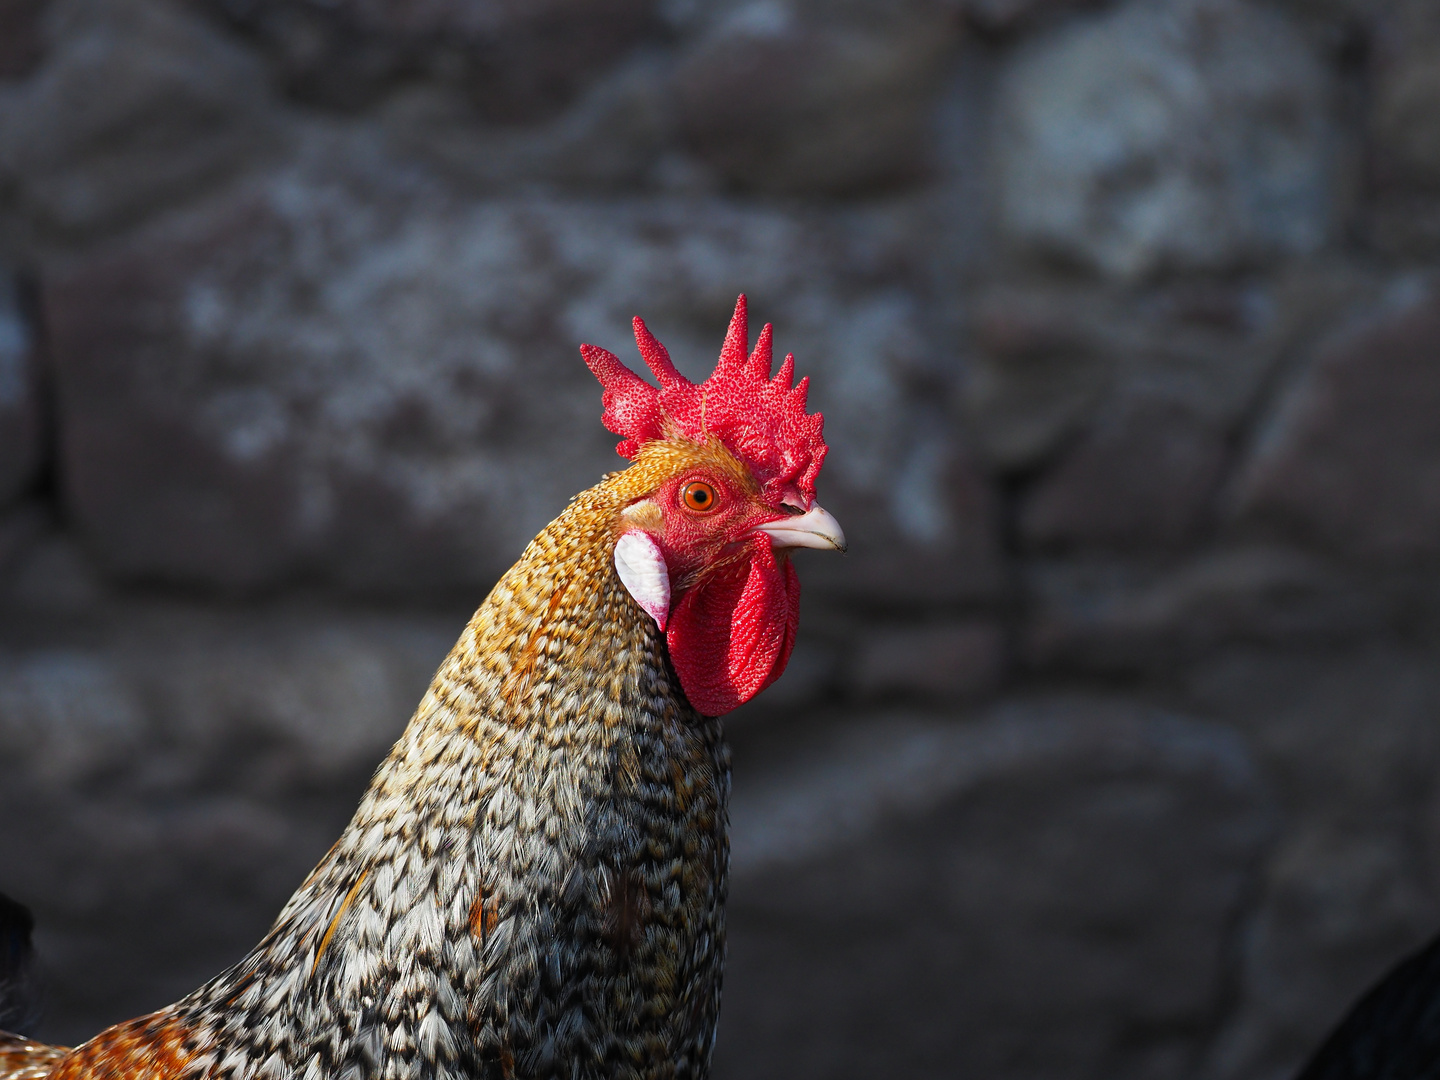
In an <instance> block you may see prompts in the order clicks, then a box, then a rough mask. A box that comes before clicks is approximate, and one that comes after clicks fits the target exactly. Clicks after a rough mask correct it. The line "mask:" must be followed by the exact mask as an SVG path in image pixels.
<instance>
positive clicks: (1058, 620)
mask: <svg viewBox="0 0 1440 1080" xmlns="http://www.w3.org/2000/svg"><path fill="white" fill-rule="evenodd" d="M1437 255H1440V19H1437V17H1436V15H1435V14H1434V5H1433V4H1432V3H1429V2H1428V0H1288V2H1282V0H1273V2H1265V0H1128V2H1119V0H1117V2H1112V3H1103V2H1089V3H1087V2H1081V0H829V2H822V0H767V2H753V3H749V2H741V0H713V2H709V3H702V2H699V0H430V2H427V3H406V2H401V0H0V889H3V890H4V891H6V892H9V893H13V894H14V895H15V896H17V897H18V898H20V899H23V900H25V901H26V902H28V903H30V904H31V905H32V906H33V907H34V908H35V909H36V911H37V913H38V916H39V921H40V932H39V944H40V948H41V950H42V952H43V954H44V958H45V961H46V964H47V968H48V976H49V985H50V999H49V1013H48V1019H47V1021H46V1024H45V1027H44V1029H43V1030H42V1031H41V1032H40V1034H43V1035H47V1036H49V1037H51V1038H53V1039H58V1040H66V1041H69V1040H79V1039H82V1038H84V1037H86V1036H87V1035H89V1034H91V1033H93V1032H94V1031H95V1030H96V1029H98V1028H99V1027H100V1026H101V1025H103V1024H105V1023H108V1022H112V1021H115V1020H118V1019H121V1018H123V1017H127V1016H130V1015H133V1014H135V1013H138V1012H141V1011H144V1010H147V1009H150V1008H154V1007H157V1006H159V1005H161V1004H163V1003H165V1002H167V1001H169V1000H171V999H173V998H174V997H176V996H178V995H180V994H182V993H183V992H185V991H186V990H188V989H190V988H191V987H192V986H194V985H196V984H197V983H198V982H200V981H201V980H203V979H204V978H205V977H207V976H208V975H210V974H212V973H214V972H215V971H216V970H218V969H219V968H220V967H221V966H223V965H224V964H226V963H228V962H230V961H232V960H234V959H236V958H238V956H240V955H241V954H242V953H243V952H244V951H245V950H246V949H247V948H248V946H249V945H250V944H251V943H252V942H253V941H254V940H255V939H256V938H257V937H258V936H259V934H260V933H261V932H262V931H263V929H264V927H265V926H266V925H267V923H268V921H269V920H270V918H271V917H272V916H273V914H274V912H275V911H276V910H277V909H278V907H279V905H280V903H281V902H282V900H283V899H284V897H285V896H286V895H288V893H289V891H290V890H291V889H292V888H293V887H294V886H295V885H296V884H297V883H298V881H299V880H300V878H301V877H302V876H303V875H304V873H305V871H306V870H307V869H308V868H309V866H310V865H311V864H312V863H313V861H314V860H315V859H316V858H318V857H319V855H320V854H321V853H322V852H323V851H324V850H325V848H326V847H327V846H328V844H329V843H330V841H331V840H332V839H333V837H334V835H335V834H336V833H337V832H338V830H339V829H340V828H341V827H342V826H343V824H344V821H345V820H346V818H347V816H348V814H349V812H350V808H351V806H352V805H353V802H354V800H355V798H356V797H357V795H358V793H359V791H360V789H361V788H362V787H363V785H364V783H365V779H366V777H367V775H368V774H369V771H370V770H371V769H372V768H373V766H374V764H375V763H376V762H377V761H378V759H379V757H380V756H381V755H382V754H383V753H384V751H385V748H386V746H387V745H388V743H389V742H390V741H391V740H392V739H393V738H394V737H395V736H396V734H397V733H398V732H399V730H400V728H401V727H402V725H403V724H404V722H405V720H406V718H407V717H408V715H409V712H410V709H411V708H412V706H413V703H414V702H415V701H416V700H417V699H418V697H419V694H420V692H421V691H422V689H423V687H424V685H425V683H426V681H427V679H428V677H429V674H430V672H431V671H432V670H433V668H434V666H435V665H436V664H437V663H438V661H439V659H440V657H441V656H442V655H443V654H444V652H445V651H446V649H447V648H448V647H449V644H450V643H451V641H452V640H453V638H454V637H455V635H456V634H457V633H458V630H459V628H460V626H461V625H462V622H463V620H464V618H465V617H466V615H467V614H468V612H469V611H470V610H471V609H472V608H473V606H474V605H475V604H476V603H478V601H479V600H480V599H481V597H482V596H483V595H484V593H485V591H486V589H487V588H488V586H489V584H490V583H491V582H492V581H493V580H494V578H495V577H496V575H497V574H498V573H500V572H501V571H502V570H503V569H504V567H505V566H506V565H507V564H508V563H509V561H510V560H511V559H513V558H514V557H515V555H516V554H517V553H518V551H519V550H520V548H521V546H522V545H523V544H524V543H525V541H526V540H527V539H528V538H529V537H530V536H531V535H533V533H534V532H535V531H536V530H537V529H538V528H539V527H540V526H541V525H543V524H544V522H545V521H547V520H548V519H549V518H550V517H552V516H553V515H554V514H555V513H556V512H557V511H558V510H559V509H560V508H561V506H562V505H563V504H564V501H565V499H566V498H567V497H568V496H569V495H570V494H572V493H574V492H575V491H577V490H579V489H580V488H582V487H584V486H587V485H588V484H590V483H592V482H593V481H594V480H595V479H596V477H597V476H598V475H599V474H600V473H601V472H603V471H605V470H608V469H610V468H613V467H615V466H616V465H617V464H618V459H616V458H615V457H614V455H613V452H612V447H613V442H614V439H613V436H610V435H608V434H607V433H606V432H604V430H603V429H602V428H601V426H600V423H599V412H600V407H599V406H600V403H599V393H598V388H597V387H596V385H595V384H594V382H593V380H592V379H591V377H590V375H589V374H588V372H587V371H586V370H585V369H584V367H583V365H582V364H581V363H580V361H579V357H578V355H577V353H576V348H575V347H576V345H577V344H578V343H579V342H580V341H591V342H594V343H596V344H600V345H604V346H607V347H609V348H611V349H614V350H616V351H619V352H621V353H622V354H624V355H633V354H631V353H630V351H629V347H628V345H627V340H628V333H627V327H628V320H629V318H630V316H632V315H634V314H641V315H643V316H645V318H646V319H647V320H648V321H649V323H650V325H651V326H652V327H653V328H654V329H655V330H656V331H657V333H658V334H659V336H660V337H661V339H662V340H664V341H666V342H667V343H668V344H669V346H670V347H671V349H672V351H673V352H674V353H675V355H676V358H677V361H678V363H679V364H680V365H681V367H682V368H684V369H685V370H687V372H689V373H690V374H692V375H696V376H699V375H701V374H703V373H705V372H706V371H708V370H709V366H710V364H711V363H712V362H713V359H714V356H715V354H716V352H717V350H718V346H719V343H720V339H721V336H722V334H723V329H724V325H725V320H726V317H727V315H728V312H729V309H730V306H731V305H732V304H733V302H734V298H735V295H736V293H737V292H740V291H741V290H744V291H746V292H748V293H749V295H750V299H751V309H752V312H753V313H754V316H755V317H756V318H757V319H758V320H759V321H773V322H774V323H775V325H776V327H777V338H778V342H779V344H780V345H781V347H782V350H786V351H788V350H793V351H794V352H795V354H796V355H797V357H798V365H799V368H800V370H801V371H802V372H806V373H809V374H810V375H812V376H813V380H814V388H813V393H812V402H814V403H815V404H816V405H817V406H818V407H819V408H821V409H823V411H824V412H825V414H826V418H827V425H826V434H827V436H828V437H829V441H830V443H831V446H832V448H833V451H832V454H831V456H830V458H829V462H828V464H827V468H826V475H825V477H824V478H823V480H822V496H823V498H824V501H825V503H826V505H827V506H829V507H830V508H831V509H833V510H834V511H835V513H836V514H837V516H838V517H839V518H840V520H841V521H842V522H843V523H844V525H845V528H846V531H847V533H848V534H849V535H850V537H851V538H852V540H853V550H852V553H851V555H850V556H849V557H848V558H846V559H843V560H842V559H834V558H829V559H827V558H822V557H815V558H813V559H804V558H803V557H802V561H803V563H804V565H802V566H801V568H800V569H801V574H802V578H803V580H804V582H805V590H806V592H805V596H806V600H805V606H806V610H805V616H804V620H803V623H804V627H803V630H802V635H801V642H800V644H799V646H798V647H797V650H796V653H795V658H794V660H793V662H792V664H791V667H790V670H789V672H788V673H787V674H786V676H785V678H784V679H783V680H782V681H781V682H780V683H779V684H777V686H776V687H774V688H773V689H772V690H771V691H769V692H768V693H767V695H765V696H764V697H763V698H761V699H760V700H759V701H757V702H755V703H754V704H752V705H751V706H749V707H747V708H746V709H744V710H742V711H741V712H740V713H737V714H736V715H735V716H734V717H733V719H732V722H731V724H730V730H731V733H732V739H733V742H734V744H735V748H736V776H735V805H734V845H735V871H736V879H735V885H734V896H733V903H732V926H733V934H732V944H731V959H730V965H729V969H728V974H727V985H726V1004H725V1010H724V1017H723V1022H722V1029H721V1037H720V1044H719V1050H718V1059H717V1072H718V1074H719V1075H721V1076H723V1077H725V1078H734V1077H741V1076H745V1077H754V1078H766V1077H777V1078H778V1077H787V1078H805V1077H815V1078H822V1077H823V1078H845V1077H867V1078H869V1077H876V1076H889V1075H906V1076H912V1077H952V1076H974V1077H991V1078H997V1080H1000V1078H1014V1080H1021V1078H1024V1080H1043V1078H1049V1077H1053V1078H1055V1080H1062V1078H1072V1077H1073V1078H1080V1077H1090V1076H1098V1075H1105V1076H1107V1077H1113V1078H1116V1080H1192V1078H1193V1080H1280V1078H1283V1077H1285V1076H1286V1075H1287V1074H1288V1072H1289V1071H1290V1070H1291V1069H1293V1068H1294V1066H1295V1065H1296V1063H1297V1062H1298V1061H1299V1060H1300V1058H1301V1057H1302V1056H1303V1055H1304V1054H1305V1052H1306V1051H1307V1049H1309V1048H1310V1047H1311V1046H1312V1045H1313V1044H1314V1042H1315V1040H1316V1039H1317V1038H1318V1037H1319V1036H1320V1034H1321V1033H1322V1032H1323V1031H1324V1029H1325V1028H1326V1027H1327V1025H1328V1024H1329V1023H1330V1022H1331V1021H1332V1020H1333V1019H1334V1018H1335V1016H1336V1015H1337V1014H1338V1012H1339V1011H1340V1010H1341V1009H1342V1007H1343V1006H1344V1004H1345V1003H1346V1002H1347V1001H1348V1000H1349V999H1350V998H1351V997H1352V996H1353V995H1355V994H1356V993H1357V992H1358V991H1359V990H1361V989H1362V988H1363V986H1364V985H1365V984H1366V983H1367V982H1368V981H1369V980H1370V979H1372V978H1373V977H1375V976H1376V975H1377V974H1378V973H1379V972H1380V971H1382V970H1383V969H1384V968H1385V967H1386V966H1387V964H1389V963H1390V962H1391V961H1393V960H1394V959H1395V958H1396V957H1398V956H1399V955H1400V954H1402V953H1403V952H1404V951H1405V950H1407V949H1408V948H1410V947H1411V946H1413V945H1415V944H1416V943H1418V942H1419V941H1421V940H1422V939H1424V938H1426V937H1427V936H1428V935H1429V934H1430V933H1431V932H1433V931H1434V930H1435V929H1436V928H1437V926H1440V784H1437V776H1440V737H1437V736H1440V663H1437V661H1440V635H1437V629H1440V618H1437V616H1440V419H1437V418H1440V274H1437V272H1436V271H1437V269H1440V266H1437V263H1436V257H1437Z"/></svg>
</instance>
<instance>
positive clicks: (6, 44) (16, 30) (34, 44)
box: [0, 0, 45, 79]
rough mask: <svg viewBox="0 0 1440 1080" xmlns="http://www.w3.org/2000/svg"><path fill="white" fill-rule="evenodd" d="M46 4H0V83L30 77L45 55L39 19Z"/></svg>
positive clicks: (23, 0) (13, 0) (37, 0)
mask: <svg viewBox="0 0 1440 1080" xmlns="http://www.w3.org/2000/svg"><path fill="white" fill-rule="evenodd" d="M44 9H45V0H4V3H0V79H19V78H23V77H25V76H26V75H29V74H30V72H31V71H33V70H34V69H35V66H36V65H37V64H38V63H39V62H40V57H41V56H42V55H43V54H44V48H45V46H44V40H43V35H42V34H41V32H40V16H41V13H42V12H43V11H44Z"/></svg>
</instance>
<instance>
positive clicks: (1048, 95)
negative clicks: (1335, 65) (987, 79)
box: [996, 0, 1334, 278]
mask: <svg viewBox="0 0 1440 1080" xmlns="http://www.w3.org/2000/svg"><path fill="white" fill-rule="evenodd" d="M1328 98H1329V88H1328V86H1327V77H1326V73H1325V72H1324V70H1323V69H1322V68H1321V66H1320V64H1319V63H1318V62H1317V60H1316V58H1315V57H1314V56H1312V55H1311V54H1310V52H1309V51H1308V48H1307V45H1306V43H1305V42H1304V40H1303V39H1302V38H1301V37H1300V36H1299V35H1298V34H1297V33H1296V32H1295V31H1294V30H1293V29H1292V28H1291V27H1290V26H1288V25H1287V24H1286V23H1285V22H1284V21H1282V19H1281V17H1280V16H1279V15H1277V14H1275V13H1273V12H1267V11H1265V10H1264V9H1263V8H1259V7H1252V6H1250V5H1247V4H1245V3H1242V2H1239V0H1179V2H1176V3H1170V4H1163V5H1161V4H1153V3H1149V2H1138V3H1131V4H1129V5H1127V6H1125V7H1122V8H1120V9H1118V10H1116V11H1115V12H1113V13H1111V14H1107V15H1102V16H1100V17H1099V18H1097V19H1094V20H1090V21H1085V22H1080V23H1077V24H1075V25H1073V26H1071V27H1069V28H1067V29H1065V30H1063V31H1060V32H1058V33H1057V34H1056V35H1055V36H1054V37H1051V38H1048V39H1046V40H1044V41H1042V42H1039V43H1037V44H1035V45H1034V46H1033V47H1031V48H1028V49H1026V50H1024V51H1023V52H1022V53H1021V54H1020V55H1019V56H1018V57H1017V58H1016V60H1015V62H1014V66H1013V68H1012V69H1011V70H1010V71H1009V72H1008V73H1007V74H1006V77H1005V80H1004V83H1003V86H1002V88H1001V91H1000V99H999V102H998V112H997V116H996V121H997V126H996V132H997V139H998V143H997V147H996V168H997V169H998V177H999V180H998V188H999V223H1000V226H1001V228H1002V229H1003V230H1004V231H1005V232H1006V234H1007V235H1008V236H1009V237H1010V238H1011V239H1012V240H1013V241H1014V242H1015V243H1016V244H1018V245H1020V246H1022V247H1025V248H1032V249H1037V250H1040V251H1043V252H1046V253H1051V254H1054V255H1057V256H1060V257H1062V258H1064V259H1067V260H1070V261H1073V262H1077V263H1080V264H1082V265H1085V266H1089V267H1093V268H1095V269H1097V270H1100V271H1102V272H1104V273H1106V274H1110V275H1114V276H1117V277H1120V278H1137V277H1141V276H1144V275H1146V274H1149V273H1152V272H1154V271H1156V270H1159V269H1161V268H1165V267H1171V268H1176V269H1203V268H1214V267H1227V266H1232V265H1235V264H1237V263H1243V262H1249V261H1253V260H1256V259H1260V258H1264V257H1267V256H1271V255H1275V254H1296V253H1305V252H1311V251H1314V250H1316V249H1317V248H1319V247H1320V245H1321V244H1322V243H1323V242H1324V240H1325V238H1326V236H1327V234H1328V233H1329V230H1330V227H1331V222H1332V216H1333V209H1332V206H1331V202H1330V199H1331V194H1332V193H1331V183H1332V180H1331V176H1330V173H1331V168H1330V163H1329V159H1330V157H1331V155H1332V152H1333V149H1334V148H1333V146H1332V142H1333V138H1334V136H1333V133H1332V130H1331V126H1330V122H1329V100H1328Z"/></svg>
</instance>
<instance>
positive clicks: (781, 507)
mask: <svg viewBox="0 0 1440 1080" xmlns="http://www.w3.org/2000/svg"><path fill="white" fill-rule="evenodd" d="M772 336H773V331H772V329H771V327H770V325H769V324H768V323H767V324H766V325H765V328H764V329H763V330H762V331H761V332H760V338H759V340H758V341H757V342H756V344H755V349H754V351H753V352H750V351H748V350H749V322H748V319H747V316H746V308H745V297H744V296H741V297H740V299H739V300H738V301H737V303H736V304H735V314H734V317H733V318H732V319H731V320H730V329H729V332H728V333H727V334H726V335H725V344H724V347H723V348H722V349H721V351H720V360H719V363H718V364H717V365H716V367H715V371H714V373H713V374H712V375H711V376H710V377H709V378H708V379H706V380H705V381H704V382H703V383H698V384H697V383H692V382H691V381H690V380H689V379H687V378H685V376H683V375H681V374H680V373H679V372H678V371H676V370H675V365H674V364H672V363H671V362H670V354H669V353H668V352H666V351H665V346H663V345H661V344H660V342H658V341H657V340H655V337H654V335H652V334H651V333H650V331H649V330H647V329H646V328H645V324H644V323H643V322H641V321H640V319H638V318H637V319H636V320H635V342H636V344H637V345H638V346H639V348H640V355H641V357H643V358H644V360H645V363H646V366H648V367H649V368H650V371H651V372H652V373H653V374H654V376H655V379H656V381H657V382H659V384H660V385H659V387H658V388H657V387H654V386H651V385H650V384H649V383H648V382H646V381H645V380H644V379H642V378H640V377H639V376H638V375H636V374H635V373H634V372H632V371H631V370H630V369H629V368H627V367H626V366H625V365H624V364H622V363H621V362H620V360H619V358H618V357H616V356H615V354H614V353H611V352H607V351H606V350H604V349H600V348H597V347H595V346H594V345H582V346H581V347H580V353H581V355H582V356H583V357H584V358H585V363H586V364H588V365H589V367H590V370H591V371H593V372H594V373H595V376H596V378H598V379H599V380H600V384H601V386H603V387H604V398H603V400H604V405H605V413H604V417H603V419H604V423H605V426H606V427H607V428H609V429H610V430H611V431H613V432H614V433H615V434H617V435H619V436H621V442H620V444H619V445H618V446H617V447H616V450H617V451H618V452H619V453H620V454H621V455H622V456H624V457H627V458H630V459H631V460H632V461H634V463H635V464H634V465H633V466H632V467H631V469H629V470H626V473H625V474H624V475H626V476H627V477H628V476H630V475H631V474H632V473H633V474H635V478H636V479H639V480H641V484H640V487H641V489H642V490H641V493H640V494H639V495H637V496H635V497H633V498H631V499H629V500H628V502H627V503H626V504H625V505H624V506H623V507H622V508H621V509H620V511H619V513H618V515H617V518H616V522H615V528H614V541H615V568H616V570H617V572H618V574H619V578H620V581H621V582H622V583H623V584H624V586H625V588H626V589H627V590H628V591H629V593H630V595H631V596H632V597H633V598H634V599H635V602H636V603H637V604H639V605H640V607H641V608H643V609H644V610H645V611H646V612H647V613H648V614H649V615H650V616H651V617H652V618H653V619H654V620H655V622H656V624H657V625H658V626H659V628H660V629H661V630H662V631H663V632H664V633H665V639H666V644H667V646H668V647H669V650H670V660H671V663H672V664H673V665H674V667H675V672H676V674H677V675H678V676H679V678H680V685H681V688H682V689H683V690H684V691H685V696H686V697H687V698H688V699H689V700H690V703H691V704H692V705H694V706H695V708H696V709H698V710H699V711H700V712H702V713H704V714H706V715H708V716H719V715H721V714H723V713H726V712H729V711H730V710H731V709H733V708H735V707H736V706H737V705H740V704H743V703H744V702H746V701H748V700H749V699H750V698H752V697H754V696H755V695H756V694H757V693H759V692H760V691H761V690H763V689H764V688H765V687H766V686H769V685H770V684H771V683H772V682H774V681H775V680H776V679H778V678H779V677H780V673H781V672H783V671H784V670H785V664H786V662H787V661H788V660H789V659H790V650H791V649H792V648H793V646H794V644H795V631H796V627H797V626H798V624H799V615H800V607H799V605H800V584H799V580H798V579H797V577H796V575H795V568H794V566H792V565H791V562H790V553H791V552H792V551H793V550H794V549H795V548H801V547H808V548H821V549H829V550H838V551H844V550H845V535H844V533H843V532H841V530H840V525H839V523H838V522H836V520H835V519H834V518H833V517H831V516H830V514H828V513H827V512H826V511H825V510H824V509H822V508H821V507H820V505H819V504H818V503H817V502H816V501H815V480H816V477H817V476H818V475H819V473H820V466H821V464H822V463H823V462H824V460H825V452H826V446H825V440H824V439H823V437H822V436H821V431H822V428H823V425H824V417H823V416H821V415H820V414H819V413H806V412H805V397H806V393H807V391H808V388H809V379H801V380H800V382H799V384H798V385H795V386H792V385H791V383H792V381H793V379H794V376H795V358H794V357H793V356H786V357H785V361H784V363H782V364H781V365H780V370H779V371H778V372H777V373H776V374H775V375H774V377H773V378H772V376H771V373H770V368H771V364H772V362H773V355H772Z"/></svg>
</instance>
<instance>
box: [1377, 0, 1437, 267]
mask: <svg viewBox="0 0 1440 1080" xmlns="http://www.w3.org/2000/svg"><path fill="white" fill-rule="evenodd" d="M1387 7H1388V9H1389V10H1383V11H1382V13H1381V14H1380V15H1379V16H1378V17H1376V18H1375V19H1374V20H1373V21H1374V23H1375V24H1376V25H1375V26H1374V27H1373V29H1372V41H1373V48H1372V50H1371V53H1372V56H1371V65H1370V67H1371V78H1372V79H1373V86H1374V89H1373V92H1372V94H1371V97H1370V102H1369V106H1370V115H1369V118H1368V119H1369V131H1368V149H1369V151H1370V154H1369V161H1368V162H1367V170H1368V177H1367V178H1368V179H1369V181H1370V184H1371V187H1372V188H1373V198H1372V199H1371V200H1370V201H1369V204H1368V206H1367V207H1366V208H1365V215H1366V223H1367V224H1368V226H1369V234H1370V238H1371V240H1372V242H1374V243H1375V244H1376V245H1377V246H1378V247H1380V248H1381V249H1383V250H1385V251H1387V252H1391V253H1396V254H1423V255H1428V254H1430V253H1432V252H1433V251H1434V250H1435V248H1436V245H1437V244H1440V108H1437V106H1436V103H1435V95H1436V93H1437V92H1440V18H1437V17H1436V14H1435V11H1434V6H1433V5H1431V4H1426V3H1424V2H1423V0H1418V2H1417V0H1399V2H1396V3H1393V4H1390V5H1387Z"/></svg>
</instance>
